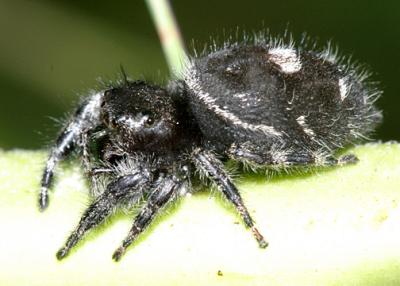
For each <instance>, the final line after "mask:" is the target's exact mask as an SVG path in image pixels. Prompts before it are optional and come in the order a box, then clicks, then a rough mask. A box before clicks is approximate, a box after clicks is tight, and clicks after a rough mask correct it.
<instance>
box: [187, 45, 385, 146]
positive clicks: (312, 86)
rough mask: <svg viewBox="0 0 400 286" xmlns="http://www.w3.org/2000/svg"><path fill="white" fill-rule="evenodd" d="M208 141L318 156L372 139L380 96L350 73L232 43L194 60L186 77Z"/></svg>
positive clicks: (318, 57)
mask: <svg viewBox="0 0 400 286" xmlns="http://www.w3.org/2000/svg"><path fill="white" fill-rule="evenodd" d="M185 82H186V84H187V86H188V89H189V92H188V97H189V98H190V99H189V102H190V103H191V108H192V111H193V113H194V116H195V117H196V119H197V121H198V124H199V126H200V128H201V130H202V132H203V134H204V135H205V137H206V138H207V139H209V140H211V141H215V142H224V143H225V144H226V145H229V144H231V143H235V144H237V143H246V144H249V142H250V143H254V144H257V145H260V144H261V145H264V146H272V145H276V144H281V145H282V146H286V147H296V148H297V149H298V148H302V147H304V146H305V148H306V149H318V148H320V147H321V146H324V147H328V148H335V147H341V146H344V145H346V144H348V143H353V142H355V141H356V139H357V138H359V137H363V136H365V135H367V134H368V133H370V132H371V131H372V130H373V129H374V127H375V125H376V124H377V123H378V122H379V121H380V118H381V114H380V112H379V111H377V110H376V108H375V107H374V106H373V101H374V99H375V98H376V97H377V96H378V95H379V94H380V92H379V91H378V90H377V89H375V88H374V87H372V85H371V84H370V83H369V82H368V81H367V80H366V78H364V77H363V76H362V75H361V74H360V72H358V71H357V69H356V68H352V67H348V66H344V65H342V64H339V63H338V61H336V60H335V59H332V58H329V56H328V54H326V53H317V52H310V51H306V50H302V49H295V48H294V47H292V46H282V45H281V46H272V45H268V44H241V45H239V44H237V45H232V46H228V47H225V48H222V49H220V50H215V51H214V52H211V53H210V54H208V55H206V56H202V57H197V58H193V59H192V61H191V63H190V65H189V67H188V68H187V71H186V73H185Z"/></svg>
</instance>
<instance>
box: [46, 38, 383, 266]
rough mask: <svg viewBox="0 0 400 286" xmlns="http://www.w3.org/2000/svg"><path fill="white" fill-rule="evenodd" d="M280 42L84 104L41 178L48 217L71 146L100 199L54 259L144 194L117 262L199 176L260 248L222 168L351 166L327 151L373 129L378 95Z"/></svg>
mask: <svg viewBox="0 0 400 286" xmlns="http://www.w3.org/2000/svg"><path fill="white" fill-rule="evenodd" d="M277 43H278V42H276V41H267V40H260V39H259V38H256V39H255V40H254V41H253V42H250V41H248V42H246V43H233V44H225V45H224V46H223V47H222V48H219V49H215V50H212V51H210V52H208V53H205V54H203V55H201V56H196V57H193V58H190V60H189V61H188V63H187V65H186V69H185V71H184V72H183V74H182V75H181V79H179V80H172V81H171V82H170V84H169V85H168V86H167V87H160V86H157V85H154V84H151V83H148V82H144V81H132V82H130V81H126V80H125V81H124V82H123V83H122V84H120V85H119V86H117V87H114V88H111V89H107V90H103V91H99V92H97V93H94V94H93V95H91V96H90V97H89V98H88V99H87V100H86V101H85V102H84V103H83V104H82V105H81V106H80V108H78V110H77V112H76V113H75V115H74V116H73V117H72V118H71V120H70V122H68V124H67V125H66V126H65V128H64V129H63V131H62V132H61V134H60V136H59V138H58V139H57V141H56V144H55V146H54V147H53V149H52V151H51V154H50V157H49V159H48V161H47V165H46V168H45V171H44V174H43V178H42V183H41V186H42V187H41V192H40V207H41V209H45V208H46V207H47V205H48V189H49V187H50V185H51V182H52V177H53V172H54V168H55V166H56V164H57V162H58V161H59V160H61V159H62V158H64V157H66V156H67V155H69V154H70V153H71V151H72V150H74V149H77V150H78V151H79V154H80V157H81V158H82V162H83V165H84V169H85V172H86V174H87V176H88V177H89V178H90V180H91V181H92V189H93V193H94V194H97V195H95V197H94V201H93V203H92V204H91V206H90V207H89V208H88V209H87V210H86V211H85V213H84V214H83V216H82V218H81V221H80V222H79V225H78V227H77V228H76V229H75V230H74V231H73V232H72V234H71V235H70V237H69V238H68V240H67V242H66V244H65V246H64V247H63V248H62V249H60V251H59V252H58V253H57V257H58V258H59V259H61V258H63V257H65V256H66V255H67V254H68V252H69V250H70V249H71V248H72V247H73V246H74V245H75V244H76V243H77V242H78V241H79V240H80V239H81V238H82V237H83V236H84V235H85V233H86V232H87V231H89V230H90V229H91V228H92V227H94V226H96V225H98V224H100V223H101V222H102V221H103V220H104V219H105V218H106V217H107V216H109V215H110V214H111V213H112V211H113V209H115V208H116V207H119V206H132V205H135V204H136V203H137V202H138V201H139V200H140V199H141V198H143V197H144V198H145V200H146V203H145V205H144V207H143V208H142V210H141V211H140V212H139V213H138V215H137V216H136V218H135V221H134V223H133V226H132V228H131V230H130V232H129V233H128V236H127V237H126V239H125V240H124V241H123V243H122V245H121V246H120V247H119V248H118V249H117V251H116V252H115V253H114V255H113V258H114V259H115V260H119V259H120V257H121V255H122V254H123V253H124V251H125V249H126V248H127V247H128V246H129V245H130V244H131V243H132V242H133V241H134V240H135V239H136V237H137V236H138V235H139V234H140V233H141V232H142V231H143V230H144V229H145V227H146V226H148V225H149V224H150V222H151V221H152V219H153V218H154V216H155V215H156V214H157V212H158V211H159V210H160V209H161V208H162V207H163V206H165V205H166V204H167V203H168V202H170V201H171V200H173V199H174V198H176V197H177V196H178V195H180V194H181V193H182V192H181V190H182V189H187V190H190V189H191V180H190V178H191V177H192V176H194V175H195V174H197V173H200V174H201V175H203V176H204V177H205V178H208V179H209V180H210V181H211V182H212V183H213V184H214V185H215V186H216V187H217V189H218V190H219V191H220V192H221V193H222V194H224V196H225V197H226V199H227V200H228V201H230V202H231V203H232V204H233V205H234V206H235V207H236V209H237V211H238V212H239V214H240V215H241V217H242V218H243V220H244V222H245V224H246V226H247V227H249V228H250V229H251V230H252V232H253V235H254V237H255V238H256V240H257V241H258V243H259V245H260V246H261V247H266V246H267V242H266V241H265V240H264V238H263V236H262V235H261V234H260V233H259V231H258V230H257V228H256V227H255V225H254V222H253V219H252V218H251V216H250V215H249V212H248V211H247V209H246V207H245V205H244V203H243V201H242V199H241V196H240V193H239V191H238V190H237V188H236V187H235V185H234V184H233V183H232V180H231V178H230V177H229V175H228V173H227V172H226V171H225V169H224V165H223V161H224V160H226V159H233V160H236V161H239V162H243V163H245V164H250V165H252V166H253V167H255V168H258V167H265V166H277V167H285V168H286V167H290V166H299V165H307V166H308V165H321V166H323V165H336V164H339V163H340V164H342V163H352V162H355V161H356V160H357V158H356V157H354V156H353V155H345V156H343V157H340V158H338V159H336V158H335V157H334V152H335V150H336V149H338V148H340V147H343V146H346V145H348V144H353V143H355V142H357V140H358V139H360V138H363V137H364V136H365V135H367V134H369V133H371V132H372V131H373V129H374V128H375V126H376V125H377V124H378V123H379V122H380V120H381V113H380V112H379V111H378V110H377V109H376V108H375V107H374V106H373V102H374V100H375V99H376V98H377V97H378V96H379V95H380V91H379V90H378V89H376V88H375V87H374V86H373V85H372V84H370V83H369V82H368V81H367V79H366V77H364V76H362V75H361V73H360V72H358V71H357V69H356V68H354V67H349V66H345V65H342V64H341V63H340V61H338V60H336V59H335V58H333V57H332V56H331V55H330V54H329V53H327V52H326V51H322V52H315V51H308V50H305V49H302V48H295V47H294V46H293V45H292V44H288V45H284V44H281V43H280V44H277ZM92 145H96V146H97V148H92V147H91V146H92ZM100 176H101V177H102V178H103V179H104V180H103V181H105V182H107V184H106V186H105V187H104V189H103V190H98V188H100V187H99V185H98V184H97V183H96V182H97V179H98V177H100Z"/></svg>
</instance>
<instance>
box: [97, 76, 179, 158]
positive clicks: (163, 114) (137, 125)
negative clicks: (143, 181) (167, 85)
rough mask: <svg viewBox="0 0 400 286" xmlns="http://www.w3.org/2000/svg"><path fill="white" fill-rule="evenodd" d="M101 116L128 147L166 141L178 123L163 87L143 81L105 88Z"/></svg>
mask: <svg viewBox="0 0 400 286" xmlns="http://www.w3.org/2000/svg"><path fill="white" fill-rule="evenodd" d="M101 118H102V121H103V123H104V124H105V125H106V126H107V128H108V130H110V133H111V134H112V135H113V136H114V137H116V138H117V139H118V141H119V142H123V145H124V146H125V147H128V148H131V149H132V148H134V149H147V150H152V149H153V148H152V147H154V149H159V148H160V146H166V145H168V144H167V143H168V142H169V141H171V139H172V138H173V137H174V135H175V131H176V128H177V125H178V124H179V123H178V120H177V118H176V109H175V105H174V101H173V99H172V98H171V97H170V96H169V94H168V93H167V91H166V90H165V89H163V88H161V87H159V86H156V85H150V84H148V83H146V82H144V81H134V82H128V83H126V84H124V85H123V86H121V87H117V88H112V89H109V90H106V91H105V93H104V96H103V101H102V102H101Z"/></svg>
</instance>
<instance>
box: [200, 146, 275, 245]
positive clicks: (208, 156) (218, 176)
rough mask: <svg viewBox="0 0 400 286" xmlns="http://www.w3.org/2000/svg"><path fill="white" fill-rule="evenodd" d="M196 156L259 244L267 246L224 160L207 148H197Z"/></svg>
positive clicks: (203, 169) (204, 171) (201, 167)
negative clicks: (206, 149) (230, 176)
mask: <svg viewBox="0 0 400 286" xmlns="http://www.w3.org/2000/svg"><path fill="white" fill-rule="evenodd" d="M194 158H195V164H196V165H197V167H198V168H199V169H200V171H201V172H203V173H204V174H206V176H207V177H208V178H211V179H212V181H213V182H214V183H215V184H216V185H217V187H218V190H220V191H221V192H222V193H223V194H224V195H225V197H226V198H227V199H228V201H229V202H231V203H232V204H233V205H234V206H235V208H236V210H237V211H238V212H239V214H240V216H241V217H242V218H243V220H244V223H245V224H246V226H247V227H249V228H250V229H251V231H252V233H253V235H254V237H255V238H256V240H257V242H258V244H259V246H260V247H261V248H265V247H267V246H268V242H267V241H265V239H264V237H263V236H262V235H261V233H260V232H259V231H258V229H257V228H256V226H255V224H254V221H253V219H252V218H251V216H250V214H249V212H248V210H247V208H246V206H245V205H244V203H243V200H242V197H241V196H240V193H239V190H238V189H237V188H236V187H235V185H234V184H233V183H232V181H231V180H230V178H229V176H228V174H227V173H226V171H225V170H224V166H223V164H222V162H221V161H220V160H218V159H217V158H216V157H215V155H214V154H213V153H211V152H209V151H205V150H202V151H199V150H196V151H195V153H194Z"/></svg>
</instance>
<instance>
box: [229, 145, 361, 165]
mask: <svg viewBox="0 0 400 286" xmlns="http://www.w3.org/2000/svg"><path fill="white" fill-rule="evenodd" d="M288 149H289V150H290V148H288ZM229 155H230V156H231V157H232V159H234V160H239V161H245V162H247V163H249V164H252V163H255V164H257V165H260V166H268V165H286V166H308V165H317V166H335V165H347V164H354V163H357V162H358V158H357V157H356V156H355V155H353V154H345V155H342V156H340V157H339V158H337V159H336V158H334V157H333V155H332V154H331V153H329V152H327V153H324V152H321V153H316V152H311V151H310V150H304V149H299V150H296V151H293V150H291V151H290V152H287V151H286V152H284V151H278V150H252V149H251V148H248V147H241V146H236V145H235V146H233V147H231V148H230V149H229Z"/></svg>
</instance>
